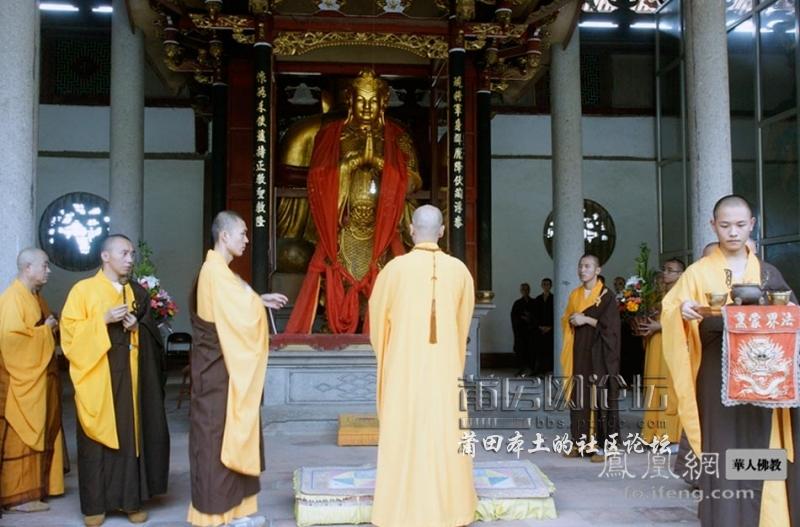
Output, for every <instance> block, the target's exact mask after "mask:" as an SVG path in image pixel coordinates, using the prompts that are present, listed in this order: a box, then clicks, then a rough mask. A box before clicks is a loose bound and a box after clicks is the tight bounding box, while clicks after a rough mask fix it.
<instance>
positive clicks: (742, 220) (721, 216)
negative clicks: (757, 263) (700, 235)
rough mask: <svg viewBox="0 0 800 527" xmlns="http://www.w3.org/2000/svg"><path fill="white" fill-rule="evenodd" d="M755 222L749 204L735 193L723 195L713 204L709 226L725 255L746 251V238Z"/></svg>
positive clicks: (748, 236)
mask: <svg viewBox="0 0 800 527" xmlns="http://www.w3.org/2000/svg"><path fill="white" fill-rule="evenodd" d="M755 224H756V219H755V218H754V217H753V211H752V209H751V208H750V204H749V203H748V202H747V200H746V199H744V198H743V197H741V196H739V195H737V194H729V195H727V196H724V197H722V198H720V199H719V201H717V203H716V205H714V217H713V218H712V220H711V228H712V229H714V233H715V234H716V235H717V241H718V242H719V247H720V249H722V252H723V253H725V254H726V255H729V256H730V255H739V254H743V253H745V252H746V251H747V246H746V244H747V240H748V239H749V238H750V234H751V233H752V232H753V227H755Z"/></svg>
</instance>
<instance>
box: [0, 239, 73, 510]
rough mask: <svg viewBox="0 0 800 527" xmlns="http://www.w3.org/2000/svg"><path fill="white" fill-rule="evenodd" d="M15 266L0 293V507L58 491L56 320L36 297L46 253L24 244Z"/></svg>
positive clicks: (35, 506) (21, 506) (25, 506)
mask: <svg viewBox="0 0 800 527" xmlns="http://www.w3.org/2000/svg"><path fill="white" fill-rule="evenodd" d="M17 268H18V271H19V272H18V274H17V278H16V279H15V280H14V282H13V283H12V284H11V285H10V286H9V287H8V289H6V290H5V291H4V292H3V294H2V295H0V506H2V507H10V508H12V509H13V510H15V511H19V512H36V511H44V510H48V509H49V506H48V505H47V503H45V502H43V501H42V500H43V499H45V498H47V497H48V496H57V495H60V494H63V493H64V467H63V449H62V445H63V442H62V437H61V394H60V385H59V382H58V365H57V360H56V356H55V353H54V351H55V337H54V333H55V332H56V331H58V321H57V320H56V318H55V317H54V316H53V315H52V314H51V313H50V310H49V308H48V307H47V304H46V303H45V301H44V299H42V298H41V297H40V296H39V291H40V290H41V288H42V286H44V284H46V283H47V278H48V276H49V275H50V266H49V261H48V258H47V254H45V253H44V251H41V250H39V249H33V248H30V249H24V250H23V251H21V252H20V253H19V255H18V256H17Z"/></svg>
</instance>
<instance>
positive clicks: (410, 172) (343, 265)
mask: <svg viewBox="0 0 800 527" xmlns="http://www.w3.org/2000/svg"><path fill="white" fill-rule="evenodd" d="M345 94H346V98H347V116H346V118H344V119H341V118H340V119H330V118H326V116H325V115H323V116H318V117H314V118H309V119H305V120H303V121H300V122H298V123H295V125H294V126H292V127H290V129H289V130H288V131H287V133H286V135H285V137H284V140H283V145H282V149H281V153H280V157H279V159H280V163H281V165H282V169H283V171H284V173H286V172H288V173H289V174H290V175H298V174H302V172H303V171H305V169H306V168H307V169H308V179H307V188H308V199H304V198H283V199H282V200H281V202H280V203H279V204H278V226H277V227H278V238H279V239H280V238H284V239H286V238H293V239H305V240H308V241H311V242H316V244H317V248H316V249H315V254H314V257H312V259H311V263H310V264H309V268H308V273H307V275H306V280H305V282H304V284H303V290H301V292H300V298H299V299H298V302H297V303H296V307H295V311H298V310H300V311H303V312H304V315H303V316H302V322H298V321H299V320H300V315H297V317H296V313H295V312H293V313H292V317H291V318H290V321H289V325H288V326H287V332H290V333H304V332H308V331H310V324H309V313H308V311H309V309H310V306H309V305H304V304H303V302H306V304H308V303H309V301H310V300H311V298H310V297H304V294H305V295H311V296H313V300H314V306H313V307H314V309H316V303H317V301H318V300H319V297H320V290H321V289H323V290H324V295H325V298H326V309H327V314H328V326H329V327H330V328H331V330H332V331H334V332H349V333H352V332H355V330H356V327H357V326H358V325H359V324H358V323H359V320H358V318H359V317H361V318H363V316H362V315H363V303H364V300H365V299H366V298H368V296H369V292H370V291H371V289H372V281H373V280H374V275H375V274H376V273H377V270H379V269H380V268H381V267H382V266H383V265H384V264H385V263H386V261H388V259H389V258H390V252H391V253H393V254H399V253H401V252H404V248H403V233H404V232H405V233H407V230H408V229H407V228H406V227H407V225H408V223H409V221H410V216H411V212H412V211H413V208H414V205H413V203H412V202H411V201H410V199H408V196H409V195H410V194H411V193H413V192H414V191H416V190H418V189H419V188H420V187H421V186H422V180H421V178H420V175H419V169H418V165H417V156H416V152H415V151H414V146H413V142H412V140H411V137H410V136H409V135H408V133H406V132H405V131H404V130H403V129H402V128H401V127H400V126H399V125H398V124H396V123H394V122H392V121H390V120H386V118H385V110H386V106H387V103H388V100H389V87H388V85H387V84H386V82H385V81H383V80H381V79H380V78H378V77H376V76H375V74H374V72H372V71H369V70H368V71H364V72H362V73H361V74H360V75H359V76H358V77H357V78H356V79H354V80H353V81H352V83H351V84H350V86H349V87H348V88H347V89H346V90H345ZM312 137H313V141H312V140H311V138H312ZM311 145H313V146H311ZM309 213H310V214H309ZM309 216H311V217H312V218H313V225H312V224H311V222H310V221H309ZM279 267H280V262H279ZM323 267H329V268H330V269H327V268H326V269H323ZM323 270H324V271H325V272H324V273H323V272H322V271H323ZM323 274H324V279H325V281H323V276H322V275H323ZM315 280H316V281H317V282H318V283H316V284H314V281H315ZM331 280H336V281H337V283H336V284H331V283H327V282H330V281H331ZM339 281H341V283H338V282H339ZM340 290H341V293H342V294H341V295H340V294H339V292H340ZM342 296H346V297H348V299H347V300H346V302H347V303H349V304H348V306H345V308H344V309H345V311H347V313H345V314H342V313H341V312H340V313H339V315H340V316H338V318H339V319H340V320H338V321H335V320H333V321H332V320H331V311H334V312H336V311H340V310H339V309H338V308H339V307H340V306H332V305H331V304H332V302H341V301H344V299H343V298H340V297H342ZM353 297H355V298H353ZM353 302H355V304H353ZM359 305H361V307H360V308H359V307H358V306H359ZM354 306H355V307H354ZM353 309H356V310H357V312H358V313H356V314H355V315H354V313H352V311H353ZM356 315H358V316H356ZM333 316H334V317H336V316H337V314H336V313H334V315H333ZM354 316H356V320H355V322H354V321H353V317H354ZM311 322H313V316H311Z"/></svg>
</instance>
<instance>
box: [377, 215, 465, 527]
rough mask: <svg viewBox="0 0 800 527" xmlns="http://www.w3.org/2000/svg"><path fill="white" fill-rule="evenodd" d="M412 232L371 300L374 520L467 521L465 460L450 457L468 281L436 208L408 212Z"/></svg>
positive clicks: (410, 524) (423, 526)
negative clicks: (444, 246) (445, 242)
mask: <svg viewBox="0 0 800 527" xmlns="http://www.w3.org/2000/svg"><path fill="white" fill-rule="evenodd" d="M410 231H411V237H412V239H413V240H414V244H415V245H414V249H413V250H412V251H411V252H410V253H408V254H406V255H403V256H398V257H396V258H394V259H393V260H391V261H390V262H389V263H388V264H387V265H386V267H384V268H383V270H382V271H381V272H380V274H378V278H377V280H376V282H375V287H374V289H373V290H372V294H371V296H370V299H369V317H370V341H371V342H372V347H373V349H374V350H375V355H376V358H377V362H378V369H377V405H378V420H379V422H380V432H379V438H378V468H377V477H376V478H377V479H376V482H375V498H374V505H373V508H372V523H373V524H375V525H377V526H379V527H454V526H458V525H466V524H468V523H471V522H472V521H473V519H474V517H475V509H476V506H477V495H476V493H475V487H474V483H473V477H472V459H471V458H470V457H469V456H466V455H463V454H460V453H459V452H458V443H459V441H460V439H461V437H462V430H460V428H459V422H460V420H461V419H462V418H466V412H461V411H459V379H460V378H461V377H463V373H464V362H465V358H466V349H467V335H468V333H469V326H470V321H471V318H472V310H473V307H474V303H475V298H474V290H473V283H472V276H470V274H469V271H468V270H467V268H466V267H465V266H464V264H463V263H461V262H460V261H459V260H457V259H456V258H453V257H450V256H448V255H446V254H444V253H443V252H442V251H441V250H440V249H439V246H438V244H437V241H438V240H439V238H441V237H442V234H443V233H444V227H443V226H442V214H441V211H439V209H437V208H436V207H433V206H431V205H424V206H422V207H419V208H418V209H416V211H415V212H414V215H413V219H412V224H411V227H410ZM464 420H465V419H464Z"/></svg>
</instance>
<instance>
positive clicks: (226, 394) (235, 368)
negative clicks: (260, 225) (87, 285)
mask: <svg viewBox="0 0 800 527" xmlns="http://www.w3.org/2000/svg"><path fill="white" fill-rule="evenodd" d="M211 232H212V238H213V240H214V249H213V250H210V251H208V253H207V255H206V261H205V263H203V267H202V268H201V269H200V275H199V276H198V278H197V286H196V290H195V293H194V294H193V295H192V304H193V305H192V312H191V316H192V331H193V333H194V337H193V339H192V357H191V363H192V368H191V369H192V373H191V374H192V398H191V424H190V428H189V466H190V469H191V485H192V501H191V504H190V505H189V512H188V515H187V521H188V522H189V523H191V524H192V525H196V526H202V527H207V526H216V525H221V524H227V523H230V522H231V521H233V520H235V519H236V518H242V517H244V516H249V515H252V514H253V513H255V512H256V511H257V510H258V503H257V494H258V492H259V490H260V486H259V481H258V478H259V474H260V473H261V472H262V471H263V470H264V442H263V437H262V435H261V419H260V403H261V396H262V392H263V389H264V376H265V373H266V369H267V351H268V348H269V340H268V326H267V317H266V312H265V310H264V306H265V305H266V306H268V307H273V308H280V307H282V306H283V305H284V304H285V303H286V301H287V300H288V299H287V298H286V297H285V296H283V295H280V294H265V295H262V296H261V297H259V295H257V294H256V293H255V292H254V291H253V290H252V289H251V288H250V286H248V285H247V284H246V283H245V282H244V281H242V279H241V278H239V277H238V276H237V275H236V274H234V272H233V271H231V269H230V267H229V266H228V264H229V263H230V262H231V260H232V259H233V258H234V257H239V256H241V255H242V253H243V252H244V250H245V247H246V246H247V226H246V225H245V223H244V221H243V220H242V218H241V217H239V216H238V215H237V214H236V213H234V212H230V211H222V212H220V213H219V214H218V215H217V217H216V218H215V219H214V222H213V224H212V226H211ZM241 521H243V522H248V523H246V524H247V525H248V526H253V527H255V526H258V525H263V524H264V523H265V519H264V518H263V517H256V518H250V519H249V520H244V519H243V520H241Z"/></svg>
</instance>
